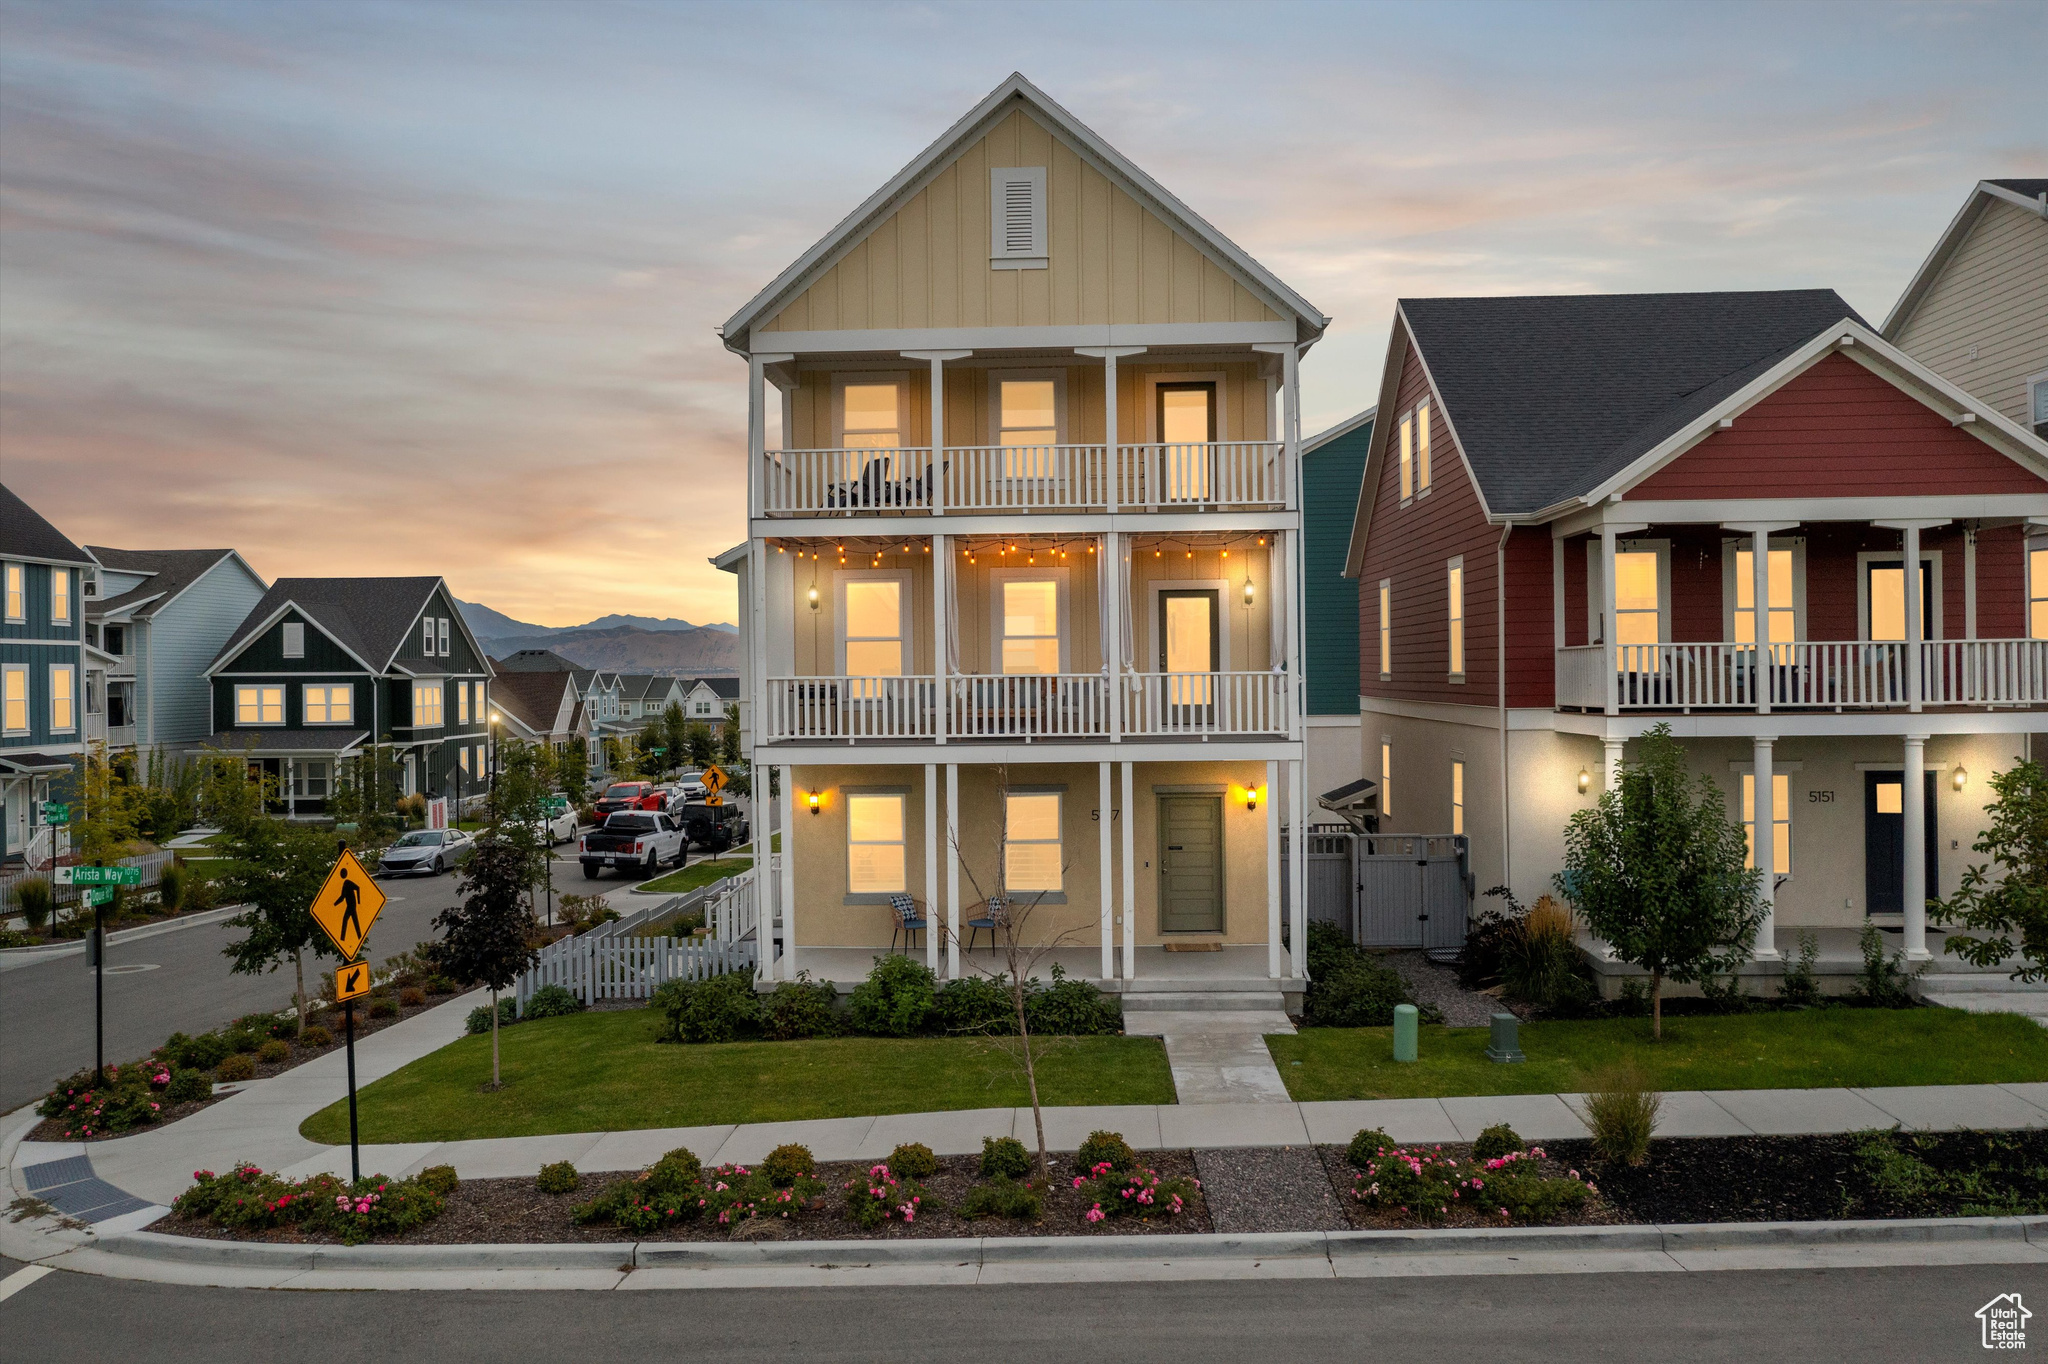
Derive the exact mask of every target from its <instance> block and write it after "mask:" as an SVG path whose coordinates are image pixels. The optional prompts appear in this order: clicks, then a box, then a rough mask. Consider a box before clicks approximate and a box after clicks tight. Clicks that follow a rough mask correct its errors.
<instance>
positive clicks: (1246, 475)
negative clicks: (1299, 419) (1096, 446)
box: [1117, 440, 1287, 509]
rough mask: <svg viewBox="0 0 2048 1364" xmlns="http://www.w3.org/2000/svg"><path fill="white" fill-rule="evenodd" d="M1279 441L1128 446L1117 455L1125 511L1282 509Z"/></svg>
mask: <svg viewBox="0 0 2048 1364" xmlns="http://www.w3.org/2000/svg"><path fill="white" fill-rule="evenodd" d="M1286 448H1287V447H1286V446H1285V445H1284V444H1282V443H1281V442H1279V441H1271V440H1240V441H1211V442H1205V443H1200V444H1153V445H1125V446H1122V447H1120V448H1119V449H1118V451H1117V465H1118V468H1117V474H1118V479H1117V484H1118V486H1117V502H1118V504H1119V505H1121V506H1124V507H1168V508H1175V509H1181V508H1209V507H1268V506H1271V507H1277V506H1279V505H1281V503H1282V501H1283V500H1284V496H1285V494H1284V486H1285V485H1284V481H1283V480H1282V479H1281V477H1280V457H1281V454H1282V452H1283V451H1285V450H1286Z"/></svg>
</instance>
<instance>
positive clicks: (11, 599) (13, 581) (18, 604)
mask: <svg viewBox="0 0 2048 1364" xmlns="http://www.w3.org/2000/svg"><path fill="white" fill-rule="evenodd" d="M27 619H28V565H27V564H9V565H7V620H8V623H9V624H14V623H17V622H19V621H24V620H27Z"/></svg>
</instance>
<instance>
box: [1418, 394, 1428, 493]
mask: <svg viewBox="0 0 2048 1364" xmlns="http://www.w3.org/2000/svg"><path fill="white" fill-rule="evenodd" d="M1428 491H1429V404H1428V403H1417V404H1416V406H1415V495H1416V496H1417V497H1420V496H1422V495H1423V494H1424V493H1426V492H1428Z"/></svg>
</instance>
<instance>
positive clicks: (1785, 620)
mask: <svg viewBox="0 0 2048 1364" xmlns="http://www.w3.org/2000/svg"><path fill="white" fill-rule="evenodd" d="M1765 567H1766V568H1768V569H1769V570H1770V575H1771V582H1770V588H1769V591H1770V594H1771V601H1770V606H1769V608H1768V614H1769V616H1770V634H1769V637H1768V638H1767V639H1766V640H1765V641H1764V642H1765V643H1768V644H1790V643H1791V642H1792V641H1794V640H1796V639H1798V638H1799V613H1798V611H1797V610H1796V609H1795V606H1794V602H1795V600H1796V597H1795V594H1794V590H1793V589H1794V587H1795V583H1794V581H1793V576H1792V575H1793V574H1794V573H1795V572H1796V571H1797V566H1796V565H1795V564H1794V563H1793V555H1792V551H1791V550H1789V549H1774V550H1772V551H1770V559H1769V560H1768V561H1767V563H1766V565H1765ZM1733 623H1734V626H1735V642H1736V643H1737V644H1755V643H1757V637H1756V555H1755V553H1754V552H1752V551H1750V550H1746V549H1738V550H1736V551H1735V619H1734V622H1733ZM1778 652H1779V651H1777V650H1773V651H1772V653H1773V655H1775V654H1777V653H1778Z"/></svg>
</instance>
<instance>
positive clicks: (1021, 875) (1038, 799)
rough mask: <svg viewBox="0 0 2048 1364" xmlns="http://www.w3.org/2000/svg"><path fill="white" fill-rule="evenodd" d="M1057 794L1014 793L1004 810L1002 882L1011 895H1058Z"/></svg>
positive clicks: (1058, 842) (1044, 792)
mask: <svg viewBox="0 0 2048 1364" xmlns="http://www.w3.org/2000/svg"><path fill="white" fill-rule="evenodd" d="M1060 801H1061V795H1060V793H1059V792H1058V791H1012V792H1010V793H1009V797H1008V800H1007V802H1006V806H1005V809H1004V811H1003V883H1004V886H1005V887H1006V888H1007V889H1008V890H1009V891H1010V892H1011V893H1012V894H1017V893H1019V892H1022V893H1024V894H1036V893H1058V892H1059V891H1061V890H1062V889H1064V887H1063V885H1062V883H1061V875H1060V873H1061V866H1060Z"/></svg>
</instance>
